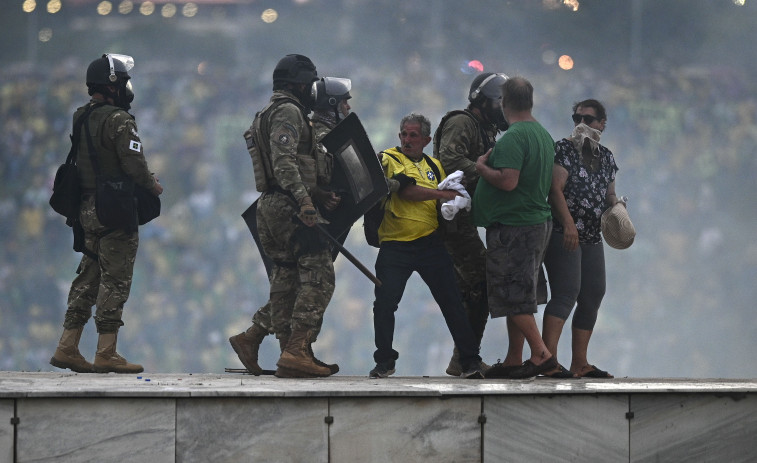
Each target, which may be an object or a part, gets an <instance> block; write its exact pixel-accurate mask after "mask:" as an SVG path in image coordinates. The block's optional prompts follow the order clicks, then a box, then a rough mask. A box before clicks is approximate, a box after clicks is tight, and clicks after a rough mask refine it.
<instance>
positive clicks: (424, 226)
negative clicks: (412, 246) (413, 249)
mask: <svg viewBox="0 0 757 463" xmlns="http://www.w3.org/2000/svg"><path fill="white" fill-rule="evenodd" d="M384 153H388V154H390V155H391V156H387V155H386V154H384V156H383V157H382V159H381V164H382V165H383V167H384V174H385V175H386V177H387V178H391V177H393V176H395V175H397V174H405V175H407V176H408V177H411V178H413V179H415V181H416V185H418V186H421V187H425V188H433V189H436V186H437V185H438V184H439V182H441V181H442V180H444V177H445V176H446V174H445V173H444V169H442V165H441V163H440V162H439V161H438V160H437V159H434V158H431V157H428V156H424V158H423V159H421V160H420V162H413V161H412V160H411V159H409V158H408V157H407V156H405V155H404V154H402V152H401V151H400V150H399V148H390V149H388V150H385V151H384ZM392 156H394V158H392ZM395 158H396V159H395ZM427 160H430V161H431V162H433V163H434V164H436V167H437V169H438V171H439V174H440V175H441V177H442V178H437V176H436V174H435V173H434V170H433V169H432V168H431V166H429V165H428V162H427ZM437 217H438V216H437V201H436V200H429V201H406V200H404V199H401V198H400V197H399V194H397V193H392V195H391V196H390V197H389V199H387V202H386V205H385V212H384V220H383V221H382V222H381V227H379V230H378V236H379V242H384V241H413V240H416V239H418V238H423V237H424V236H428V235H430V234H431V233H433V232H434V231H435V230H436V229H437V228H438V227H439V221H438V220H437Z"/></svg>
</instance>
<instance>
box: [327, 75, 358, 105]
mask: <svg viewBox="0 0 757 463" xmlns="http://www.w3.org/2000/svg"><path fill="white" fill-rule="evenodd" d="M323 85H324V90H325V92H326V95H328V96H335V97H338V98H339V99H340V100H346V99H349V98H352V96H351V95H350V94H349V93H350V90H352V81H351V80H350V79H346V78H344V77H324V78H323Z"/></svg>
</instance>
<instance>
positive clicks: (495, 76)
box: [468, 72, 508, 130]
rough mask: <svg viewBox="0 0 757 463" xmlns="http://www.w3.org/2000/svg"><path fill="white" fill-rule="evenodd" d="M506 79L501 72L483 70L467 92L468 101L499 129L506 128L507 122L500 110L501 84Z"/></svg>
mask: <svg viewBox="0 0 757 463" xmlns="http://www.w3.org/2000/svg"><path fill="white" fill-rule="evenodd" d="M507 79H508V77H507V75H505V74H502V73H494V72H485V73H482V74H479V75H477V76H476V78H475V79H473V82H472V83H471V86H470V91H469V92H468V101H470V103H471V105H472V106H476V107H478V108H480V110H481V113H482V114H483V116H484V117H485V118H486V119H488V120H489V122H491V123H492V124H495V125H496V126H497V128H498V129H499V130H507V127H508V124H507V121H505V115H504V113H503V112H502V84H504V83H505V81H506V80H507Z"/></svg>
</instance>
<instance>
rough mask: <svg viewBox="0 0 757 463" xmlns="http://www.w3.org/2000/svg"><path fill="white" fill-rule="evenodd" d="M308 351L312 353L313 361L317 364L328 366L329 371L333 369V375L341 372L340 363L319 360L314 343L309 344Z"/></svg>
mask: <svg viewBox="0 0 757 463" xmlns="http://www.w3.org/2000/svg"><path fill="white" fill-rule="evenodd" d="M308 352H309V353H310V356H311V357H312V358H313V362H315V364H316V365H318V366H319V367H326V368H328V369H329V371H331V374H332V375H335V374H337V373H339V365H337V364H336V363H326V362H322V361H320V360H318V358H317V357H316V356H315V354H314V353H313V345H312V344H308Z"/></svg>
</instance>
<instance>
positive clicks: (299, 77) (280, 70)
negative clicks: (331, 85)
mask: <svg viewBox="0 0 757 463" xmlns="http://www.w3.org/2000/svg"><path fill="white" fill-rule="evenodd" d="M316 80H318V72H317V71H316V69H315V64H313V62H312V61H310V58H308V57H307V56H304V55H296V54H292V55H286V56H285V57H283V58H281V59H280V60H279V62H278V64H276V67H275V68H274V70H273V85H274V88H276V87H277V84H282V83H290V84H310V83H313V82H315V81H316Z"/></svg>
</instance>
